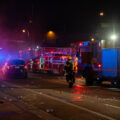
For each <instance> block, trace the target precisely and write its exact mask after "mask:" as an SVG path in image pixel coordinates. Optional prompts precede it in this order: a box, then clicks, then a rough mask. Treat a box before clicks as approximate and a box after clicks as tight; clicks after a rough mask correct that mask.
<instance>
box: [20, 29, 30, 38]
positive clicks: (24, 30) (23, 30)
mask: <svg viewBox="0 0 120 120" xmlns="http://www.w3.org/2000/svg"><path fill="white" fill-rule="evenodd" d="M22 32H23V33H27V35H28V37H29V36H30V33H29V31H28V30H26V29H22Z"/></svg>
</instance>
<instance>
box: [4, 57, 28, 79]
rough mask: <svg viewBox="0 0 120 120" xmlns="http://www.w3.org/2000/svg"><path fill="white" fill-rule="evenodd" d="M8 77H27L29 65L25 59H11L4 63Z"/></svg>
mask: <svg viewBox="0 0 120 120" xmlns="http://www.w3.org/2000/svg"><path fill="white" fill-rule="evenodd" d="M4 68H5V69H4V70H5V76H6V77H23V78H27V66H26V65H25V61H24V60H19V59H14V60H9V61H8V62H7V63H6V64H5V65H4Z"/></svg>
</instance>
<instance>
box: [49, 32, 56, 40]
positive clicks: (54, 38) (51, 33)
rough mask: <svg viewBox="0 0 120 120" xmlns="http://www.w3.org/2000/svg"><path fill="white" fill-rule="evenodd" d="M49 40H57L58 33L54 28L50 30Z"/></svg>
mask: <svg viewBox="0 0 120 120" xmlns="http://www.w3.org/2000/svg"><path fill="white" fill-rule="evenodd" d="M47 40H56V33H55V32H54V31H52V30H50V31H48V32H47Z"/></svg>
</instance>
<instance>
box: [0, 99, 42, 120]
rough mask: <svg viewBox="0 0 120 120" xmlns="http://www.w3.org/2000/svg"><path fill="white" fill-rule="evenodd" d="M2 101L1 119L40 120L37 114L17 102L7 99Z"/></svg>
mask: <svg viewBox="0 0 120 120" xmlns="http://www.w3.org/2000/svg"><path fill="white" fill-rule="evenodd" d="M0 101H3V103H1V102H0V120H40V118H38V117H36V116H35V115H33V114H31V113H29V112H27V111H25V110H23V109H21V108H19V107H18V106H16V105H15V104H13V103H11V102H8V101H5V100H0Z"/></svg>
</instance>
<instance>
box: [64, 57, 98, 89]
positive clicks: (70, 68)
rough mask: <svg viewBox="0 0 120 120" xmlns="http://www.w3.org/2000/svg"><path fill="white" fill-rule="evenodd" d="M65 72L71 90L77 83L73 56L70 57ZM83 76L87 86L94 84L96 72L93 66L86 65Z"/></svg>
mask: <svg viewBox="0 0 120 120" xmlns="http://www.w3.org/2000/svg"><path fill="white" fill-rule="evenodd" d="M64 70H65V75H66V81H67V82H68V83H69V88H71V87H72V85H73V84H74V83H75V73H76V71H75V66H74V63H73V62H72V57H71V56H69V57H68V59H67V61H66V64H65V67H64ZM81 74H82V76H83V77H84V78H85V79H86V85H92V84H93V81H94V77H95V75H96V72H95V71H94V69H93V66H92V65H91V64H86V66H84V69H83V71H82V73H81Z"/></svg>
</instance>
